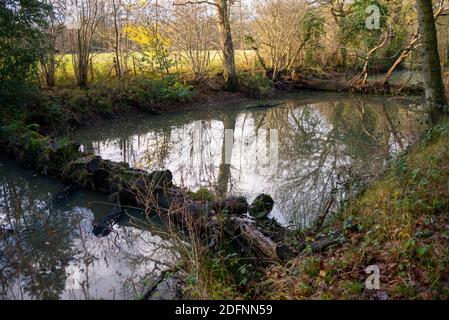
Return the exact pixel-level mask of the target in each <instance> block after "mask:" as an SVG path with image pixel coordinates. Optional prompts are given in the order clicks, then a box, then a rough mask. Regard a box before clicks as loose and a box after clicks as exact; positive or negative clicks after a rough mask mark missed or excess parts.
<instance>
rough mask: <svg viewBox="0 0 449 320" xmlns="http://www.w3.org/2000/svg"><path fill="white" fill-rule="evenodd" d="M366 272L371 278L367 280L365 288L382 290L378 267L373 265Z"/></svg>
mask: <svg viewBox="0 0 449 320" xmlns="http://www.w3.org/2000/svg"><path fill="white" fill-rule="evenodd" d="M365 272H366V273H367V274H369V276H368V277H367V278H366V280H365V288H366V289H368V290H373V289H376V290H379V289H380V269H379V267H378V266H377V265H375V264H373V265H370V266H368V267H366V269H365Z"/></svg>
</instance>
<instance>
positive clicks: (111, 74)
mask: <svg viewBox="0 0 449 320" xmlns="http://www.w3.org/2000/svg"><path fill="white" fill-rule="evenodd" d="M209 55H210V65H209V73H210V75H216V74H219V73H221V72H222V71H223V64H222V63H223V62H222V53H221V52H220V51H216V50H211V51H209ZM114 56H115V55H114V53H113V52H103V53H93V54H92V55H91V59H92V63H91V68H90V70H89V81H90V82H93V83H101V82H107V81H108V80H113V79H115V78H116V73H115V70H114ZM186 57H187V53H186V52H182V51H173V52H172V54H171V56H170V57H169V59H170V60H171V62H172V66H171V68H170V72H173V73H179V74H181V75H185V76H189V75H191V73H192V72H191V69H190V68H189V64H188V63H187V60H186ZM255 59H256V56H255V53H254V51H253V50H236V51H235V63H236V68H237V70H238V71H240V72H241V71H247V70H252V69H254V67H255V65H256V60H255ZM58 60H59V61H60V63H59V66H58V69H57V72H56V80H57V84H58V85H70V84H74V83H75V71H74V64H73V56H72V55H71V54H65V55H64V56H60V57H58ZM126 66H127V69H128V75H129V76H131V77H132V76H152V75H154V74H156V73H157V70H156V69H155V68H154V69H153V68H152V67H151V64H149V63H148V62H143V61H142V54H141V53H140V52H132V53H130V54H128V55H127V58H126ZM125 69H126V68H125Z"/></svg>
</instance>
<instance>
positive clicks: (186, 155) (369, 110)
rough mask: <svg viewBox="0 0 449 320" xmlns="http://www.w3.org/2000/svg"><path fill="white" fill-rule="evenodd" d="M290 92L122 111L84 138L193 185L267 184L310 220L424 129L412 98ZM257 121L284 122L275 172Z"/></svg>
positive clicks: (294, 216)
mask: <svg viewBox="0 0 449 320" xmlns="http://www.w3.org/2000/svg"><path fill="white" fill-rule="evenodd" d="M283 101H284V102H285V104H284V105H283V106H281V107H276V108H272V109H259V110H258V109H251V110H248V109H246V108H244V107H242V106H241V105H240V106H238V105H226V106H222V107H211V109H210V110H209V112H205V111H204V109H201V110H197V111H189V112H183V113H173V114H165V115H161V116H159V117H150V118H147V119H142V117H139V118H138V119H137V118H136V119H134V118H130V119H126V120H117V121H114V122H113V123H106V124H104V126H102V128H103V129H102V130H101V131H100V132H98V130H96V128H86V129H84V130H81V131H80V132H79V133H78V135H77V136H76V138H77V139H78V140H79V141H81V142H82V143H83V144H84V145H85V146H86V147H87V149H90V150H92V151H94V152H95V153H97V154H99V155H101V156H102V157H104V158H108V159H112V160H117V161H122V160H126V161H127V162H128V163H129V164H130V165H131V166H134V167H139V168H145V169H148V170H154V169H160V168H163V169H170V170H171V171H172V172H173V173H174V179H175V180H176V182H177V183H178V184H180V185H183V186H186V187H189V188H192V189H196V188H199V187H200V186H209V187H216V188H217V190H218V191H219V192H220V193H225V192H228V193H233V194H241V195H245V196H248V197H249V198H253V197H255V196H256V195H257V194H258V193H261V192H266V193H269V194H271V195H272V196H273V198H274V200H275V201H276V204H275V208H274V210H273V213H272V215H273V216H274V217H275V218H277V219H278V220H279V221H280V222H282V223H284V224H288V225H295V226H303V225H307V224H310V223H311V222H312V221H313V219H314V217H315V216H316V214H317V213H318V212H320V210H321V207H322V206H323V205H324V204H325V203H326V202H327V199H328V198H329V196H330V193H331V191H335V190H337V192H336V197H337V199H338V200H343V199H345V198H346V197H348V196H349V195H351V194H353V193H354V192H356V191H357V190H360V188H362V187H363V186H364V185H365V184H366V183H367V182H369V180H370V179H371V178H372V177H374V176H375V175H376V174H378V173H379V172H381V171H382V169H383V168H384V166H385V164H386V161H387V159H389V158H390V157H391V156H392V155H394V154H396V153H397V152H399V151H401V150H403V149H404V148H405V147H406V146H407V145H408V144H409V143H410V142H412V141H413V140H415V139H416V137H417V135H419V134H420V133H421V132H422V131H423V129H424V126H423V125H422V124H420V122H419V120H418V119H420V118H421V119H422V114H420V111H419V110H417V108H416V107H413V106H412V105H411V102H410V101H408V100H399V99H393V98H391V99H387V98H366V97H357V96H346V97H345V96H341V95H327V94H321V93H320V95H319V96H318V97H317V95H316V94H315V96H312V97H308V96H300V97H293V98H290V99H285V100H283ZM198 127H200V128H201V131H200V134H198V130H196V129H197V128H198ZM226 129H235V130H234V136H233V138H234V139H233V144H232V157H231V164H226V163H225V161H224V160H225V157H224V154H223V150H224V145H225V143H224V135H225V130H226ZM259 129H265V130H267V129H277V130H278V136H279V151H278V152H279V166H278V170H277V172H272V173H269V174H267V170H265V169H266V167H267V164H266V163H264V161H263V159H262V158H263V157H261V156H260V152H257V146H260V145H261V144H265V143H267V141H268V140H269V138H268V136H267V135H262V134H260V131H259ZM124 141H126V143H125V144H126V146H127V148H123V145H124ZM250 200H251V199H250ZM336 203H338V201H337V202H336Z"/></svg>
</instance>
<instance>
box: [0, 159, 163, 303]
mask: <svg viewBox="0 0 449 320" xmlns="http://www.w3.org/2000/svg"><path fill="white" fill-rule="evenodd" d="M62 188H63V186H62V185H60V184H59V183H58V182H55V181H51V180H48V179H45V178H39V177H35V176H33V175H32V173H30V172H28V171H24V170H21V169H19V168H17V167H16V166H15V165H14V164H12V163H11V162H10V161H7V160H2V161H1V162H0V226H2V228H3V232H2V235H1V236H0V298H1V299H59V298H64V299H98V298H106V299H114V298H123V299H133V298H135V297H136V296H139V295H140V294H142V290H143V284H144V282H145V281H147V280H146V279H148V278H149V277H150V276H151V274H152V273H153V272H158V270H159V271H160V270H161V269H164V268H165V263H166V262H167V261H168V260H169V259H170V257H169V253H168V252H167V251H166V250H165V249H164V247H165V243H164V241H162V240H161V239H160V238H159V237H157V236H152V235H151V233H149V232H147V231H144V230H140V229H138V228H135V227H132V226H130V225H129V221H128V220H126V219H125V220H126V221H123V222H122V226H120V227H118V228H117V230H116V232H114V233H113V234H111V235H110V236H109V237H106V238H96V237H95V236H94V235H93V234H92V232H91V229H92V222H93V220H94V219H95V218H97V219H98V218H100V216H101V215H103V214H105V213H106V212H107V210H108V208H107V207H101V206H99V205H91V206H87V203H89V202H90V201H92V200H105V199H104V195H100V194H96V193H88V192H85V191H79V192H77V193H76V194H75V195H74V197H73V199H72V200H71V201H70V202H68V203H65V204H63V205H56V204H54V202H53V201H52V195H53V194H55V193H56V192H58V191H60V190H61V189H62ZM94 213H95V215H94ZM7 229H12V230H14V232H13V233H10V232H7V231H6V230H7Z"/></svg>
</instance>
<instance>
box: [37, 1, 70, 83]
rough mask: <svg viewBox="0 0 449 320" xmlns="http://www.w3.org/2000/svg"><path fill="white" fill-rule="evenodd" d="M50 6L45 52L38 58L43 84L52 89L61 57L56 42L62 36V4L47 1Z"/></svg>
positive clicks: (60, 2)
mask: <svg viewBox="0 0 449 320" xmlns="http://www.w3.org/2000/svg"><path fill="white" fill-rule="evenodd" d="M47 2H48V4H50V5H51V6H52V12H51V14H50V15H49V16H48V28H47V30H46V34H47V37H46V43H45V46H46V50H45V54H44V55H43V56H42V57H41V58H40V66H41V74H42V77H43V80H44V81H45V84H46V85H47V86H48V87H50V88H52V87H54V86H55V84H56V69H57V67H58V65H59V64H60V62H61V60H62V58H63V55H59V54H58V53H59V51H58V49H57V45H56V43H57V40H58V38H60V37H61V36H62V34H63V29H64V4H63V2H62V1H60V0H47Z"/></svg>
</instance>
